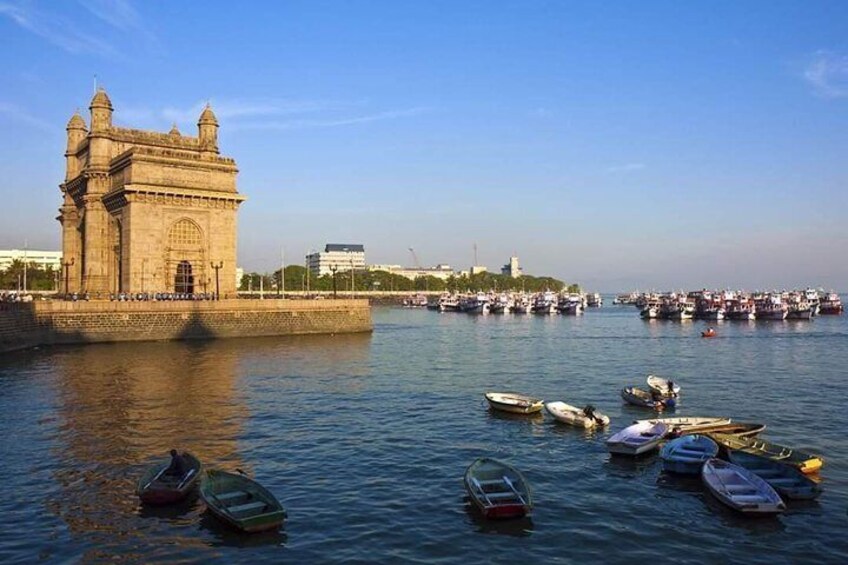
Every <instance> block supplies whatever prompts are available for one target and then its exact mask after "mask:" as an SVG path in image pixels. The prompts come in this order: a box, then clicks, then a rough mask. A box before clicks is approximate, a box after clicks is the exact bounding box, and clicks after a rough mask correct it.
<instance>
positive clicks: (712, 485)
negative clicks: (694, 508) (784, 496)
mask: <svg viewBox="0 0 848 565" xmlns="http://www.w3.org/2000/svg"><path fill="white" fill-rule="evenodd" d="M701 479H702V480H703V481H704V484H705V485H706V486H707V489H709V491H710V492H711V493H713V495H714V496H715V497H716V498H717V499H718V500H719V501H720V502H721V503H723V504H725V505H727V506H729V507H730V508H733V509H734V510H737V511H739V512H741V513H743V514H748V515H754V516H757V515H766V514H779V513H781V512H783V511H784V510H786V504H784V503H783V501H782V500H781V499H780V495H779V494H777V492H776V491H775V490H774V489H773V488H771V486H769V484H768V483H767V482H765V481H764V480H763V479H761V478H760V477H758V476H757V475H755V474H754V473H752V472H751V471H749V470H747V469H745V468H744V467H740V466H739V465H734V464H733V463H728V462H727V461H722V460H721V459H709V460H707V462H706V463H704V466H703V468H702V469H701Z"/></svg>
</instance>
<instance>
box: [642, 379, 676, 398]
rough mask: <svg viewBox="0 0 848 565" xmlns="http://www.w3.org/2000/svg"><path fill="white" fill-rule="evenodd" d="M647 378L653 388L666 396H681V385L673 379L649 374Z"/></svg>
mask: <svg viewBox="0 0 848 565" xmlns="http://www.w3.org/2000/svg"><path fill="white" fill-rule="evenodd" d="M645 380H646V382H647V383H648V387H649V388H650V389H651V390H655V391H657V392H659V393H660V394H662V395H663V397H664V398H671V397H675V396H680V385H679V384H677V383H675V382H674V381H673V380H671V379H666V378H664V377H658V376H657V375H648V378H647V379H645Z"/></svg>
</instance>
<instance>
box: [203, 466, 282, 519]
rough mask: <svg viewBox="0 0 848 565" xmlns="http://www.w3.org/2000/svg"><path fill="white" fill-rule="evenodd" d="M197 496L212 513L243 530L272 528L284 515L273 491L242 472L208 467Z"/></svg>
mask: <svg viewBox="0 0 848 565" xmlns="http://www.w3.org/2000/svg"><path fill="white" fill-rule="evenodd" d="M200 496H201V497H202V498H203V502H205V503H206V507H207V508H208V509H209V511H210V512H212V514H214V515H215V516H216V517H217V518H219V519H220V520H222V521H223V522H225V523H227V524H229V525H230V526H232V527H234V528H236V529H237V530H241V531H243V532H249V533H253V532H262V531H266V530H274V529H277V528H279V527H280V526H281V525H282V523H283V521H284V520H285V519H286V511H285V510H284V509H283V506H282V504H280V503H279V501H278V500H277V499H276V498H275V497H274V495H273V494H271V492H270V491H268V489H266V488H265V487H263V486H262V485H260V484H259V483H257V482H256V481H254V480H253V479H251V478H249V477H246V476H244V475H242V474H235V473H228V472H226V471H217V470H211V471H208V472H207V473H206V477H205V478H204V480H203V481H202V482H201V484H200Z"/></svg>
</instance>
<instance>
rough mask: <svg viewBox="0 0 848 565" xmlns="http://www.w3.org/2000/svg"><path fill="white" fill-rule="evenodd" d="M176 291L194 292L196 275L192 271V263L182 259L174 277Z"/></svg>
mask: <svg viewBox="0 0 848 565" xmlns="http://www.w3.org/2000/svg"><path fill="white" fill-rule="evenodd" d="M174 292H180V293H185V294H194V275H193V274H192V272H191V263H189V262H188V261H180V263H179V264H178V265H177V274H176V276H175V277H174Z"/></svg>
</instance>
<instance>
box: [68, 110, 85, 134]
mask: <svg viewBox="0 0 848 565" xmlns="http://www.w3.org/2000/svg"><path fill="white" fill-rule="evenodd" d="M65 129H83V130H84V129H85V120H84V119H82V116H80V113H79V110H77V111H76V112H74V115H73V116H71V119H70V120H69V121H68V127H67V128H65Z"/></svg>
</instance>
